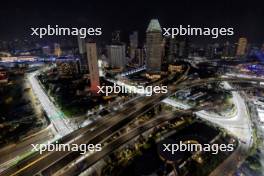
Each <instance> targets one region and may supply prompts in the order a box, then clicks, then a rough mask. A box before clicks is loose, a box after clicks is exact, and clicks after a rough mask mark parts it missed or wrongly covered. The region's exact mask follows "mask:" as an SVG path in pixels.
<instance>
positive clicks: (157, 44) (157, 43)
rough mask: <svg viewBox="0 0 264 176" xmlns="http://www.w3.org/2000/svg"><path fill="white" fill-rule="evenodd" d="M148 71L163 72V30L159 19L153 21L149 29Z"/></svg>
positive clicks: (147, 44)
mask: <svg viewBox="0 0 264 176" xmlns="http://www.w3.org/2000/svg"><path fill="white" fill-rule="evenodd" d="M146 33H147V43H146V46H147V60H146V64H147V71H160V70H161V56H162V48H161V44H162V35H161V33H162V30H161V27H160V24H159V21H158V20H157V19H152V20H151V21H150V23H149V26H148V28H147V31H146Z"/></svg>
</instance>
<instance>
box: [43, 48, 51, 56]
mask: <svg viewBox="0 0 264 176" xmlns="http://www.w3.org/2000/svg"><path fill="white" fill-rule="evenodd" d="M42 53H43V54H44V55H50V54H51V51H50V47H49V46H43V47H42Z"/></svg>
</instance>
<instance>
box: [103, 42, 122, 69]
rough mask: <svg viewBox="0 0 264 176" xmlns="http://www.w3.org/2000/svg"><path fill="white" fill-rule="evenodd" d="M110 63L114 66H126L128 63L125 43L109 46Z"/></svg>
mask: <svg viewBox="0 0 264 176" xmlns="http://www.w3.org/2000/svg"><path fill="white" fill-rule="evenodd" d="M107 55H108V59H109V65H110V66H111V67H113V68H116V67H118V68H124V67H125V65H126V47H125V45H124V44H118V45H117V44H115V45H108V46H107Z"/></svg>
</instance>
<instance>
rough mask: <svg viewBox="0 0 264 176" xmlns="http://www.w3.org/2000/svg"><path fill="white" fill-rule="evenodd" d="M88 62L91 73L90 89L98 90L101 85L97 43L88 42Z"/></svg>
mask: <svg viewBox="0 0 264 176" xmlns="http://www.w3.org/2000/svg"><path fill="white" fill-rule="evenodd" d="M86 53H87V62H88V67H89V75H90V83H91V87H90V90H91V91H92V92H97V91H98V90H99V89H98V87H97V86H99V85H100V80H99V69H98V59H97V49H96V43H86Z"/></svg>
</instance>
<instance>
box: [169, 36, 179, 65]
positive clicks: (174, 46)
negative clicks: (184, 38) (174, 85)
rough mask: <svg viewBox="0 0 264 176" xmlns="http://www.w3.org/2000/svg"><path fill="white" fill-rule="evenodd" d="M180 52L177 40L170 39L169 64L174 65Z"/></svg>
mask: <svg viewBox="0 0 264 176" xmlns="http://www.w3.org/2000/svg"><path fill="white" fill-rule="evenodd" d="M178 52H179V43H178V41H177V40H176V39H175V38H170V39H169V46H168V61H167V62H168V63H173V62H175V61H176V57H177V56H178Z"/></svg>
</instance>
